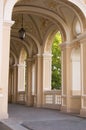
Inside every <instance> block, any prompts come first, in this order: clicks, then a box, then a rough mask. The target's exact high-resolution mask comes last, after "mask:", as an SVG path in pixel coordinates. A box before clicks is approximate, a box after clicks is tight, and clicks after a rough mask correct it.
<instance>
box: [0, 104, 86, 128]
mask: <svg viewBox="0 0 86 130" xmlns="http://www.w3.org/2000/svg"><path fill="white" fill-rule="evenodd" d="M2 122H3V123H5V124H6V125H8V126H9V127H10V128H12V129H13V130H86V119H85V118H79V117H77V116H73V115H69V114H65V113H62V112H59V111H57V110H50V109H37V108H30V107H29V108H28V107H26V106H23V105H14V104H10V105H9V119H8V120H3V121H2ZM0 130H3V129H0Z"/></svg>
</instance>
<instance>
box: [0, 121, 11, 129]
mask: <svg viewBox="0 0 86 130" xmlns="http://www.w3.org/2000/svg"><path fill="white" fill-rule="evenodd" d="M0 130H12V129H10V128H9V127H8V126H7V125H5V124H4V123H2V122H0Z"/></svg>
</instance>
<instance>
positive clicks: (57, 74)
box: [51, 32, 62, 89]
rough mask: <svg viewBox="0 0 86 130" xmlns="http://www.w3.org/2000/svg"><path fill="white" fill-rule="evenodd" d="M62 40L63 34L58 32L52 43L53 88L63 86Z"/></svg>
mask: <svg viewBox="0 0 86 130" xmlns="http://www.w3.org/2000/svg"><path fill="white" fill-rule="evenodd" d="M61 42H62V38H61V34H60V32H58V33H57V34H56V35H55V37H54V40H53V44H52V82H51V83H52V89H60V88H61V49H60V46H59V44H60V43H61Z"/></svg>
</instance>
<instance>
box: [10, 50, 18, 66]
mask: <svg viewBox="0 0 86 130" xmlns="http://www.w3.org/2000/svg"><path fill="white" fill-rule="evenodd" d="M10 55H12V56H13V57H14V64H13V65H17V62H18V60H17V57H16V55H15V54H14V52H13V51H10ZM9 62H10V63H9V64H10V65H12V61H9Z"/></svg>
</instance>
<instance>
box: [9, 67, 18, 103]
mask: <svg viewBox="0 0 86 130" xmlns="http://www.w3.org/2000/svg"><path fill="white" fill-rule="evenodd" d="M17 81H18V67H17V65H13V66H10V68H9V88H8V94H9V99H8V101H9V102H12V103H16V102H17V86H18V82H17Z"/></svg>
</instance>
